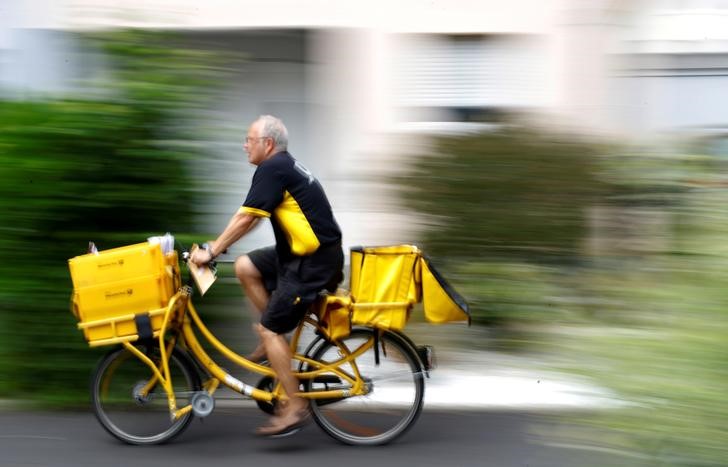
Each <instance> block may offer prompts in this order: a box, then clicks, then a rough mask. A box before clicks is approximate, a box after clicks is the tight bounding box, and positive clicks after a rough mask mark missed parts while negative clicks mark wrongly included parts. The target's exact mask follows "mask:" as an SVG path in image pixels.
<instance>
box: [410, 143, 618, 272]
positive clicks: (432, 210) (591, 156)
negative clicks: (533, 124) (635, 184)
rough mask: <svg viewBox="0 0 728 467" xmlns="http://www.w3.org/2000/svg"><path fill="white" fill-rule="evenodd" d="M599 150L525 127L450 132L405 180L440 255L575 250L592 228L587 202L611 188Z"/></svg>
mask: <svg viewBox="0 0 728 467" xmlns="http://www.w3.org/2000/svg"><path fill="white" fill-rule="evenodd" d="M597 150H598V148H596V147H595V146H594V145H589V144H581V143H576V142H569V141H567V140H564V139H558V138H555V137H549V136H546V135H542V134H538V133H535V132H528V131H523V130H506V131H503V132H498V133H485V134H480V135H476V136H463V137H442V138H439V139H438V140H437V142H436V144H435V147H434V150H433V151H432V155H429V156H427V157H421V158H418V159H417V160H416V161H415V162H414V165H413V167H412V169H411V171H410V174H409V175H408V176H407V177H405V178H403V179H401V180H399V182H400V185H401V186H403V187H404V188H403V194H404V197H405V199H406V200H407V201H408V202H409V203H410V204H411V205H412V206H413V207H414V208H415V210H416V211H418V212H419V213H421V214H425V215H426V221H427V223H428V225H429V227H430V228H428V229H427V231H426V233H425V237H424V245H425V247H426V251H428V252H430V253H431V254H432V255H438V256H447V257H458V258H483V257H489V258H492V257H494V256H497V257H511V258H519V259H533V258H542V257H554V256H561V257H568V256H574V255H575V254H577V252H578V251H579V248H580V242H581V241H582V239H583V238H584V235H585V234H586V227H587V222H586V208H587V207H589V206H590V205H592V204H593V203H594V201H595V199H597V197H598V196H600V194H603V192H604V189H605V187H604V186H603V185H602V184H601V183H600V182H599V180H598V178H597V176H596V172H597V171H596V168H595V165H596V162H597V161H596V158H595V156H596V155H597V154H598V152H597Z"/></svg>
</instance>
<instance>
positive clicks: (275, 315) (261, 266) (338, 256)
mask: <svg viewBox="0 0 728 467" xmlns="http://www.w3.org/2000/svg"><path fill="white" fill-rule="evenodd" d="M248 257H249V258H250V261H252V263H253V264H254V265H255V267H256V268H257V269H258V271H259V272H260V274H261V275H262V276H263V283H264V284H265V287H266V289H267V290H268V292H270V294H271V295H270V301H269V302H268V307H267V308H266V309H265V311H264V312H263V316H262V317H261V319H260V324H262V325H263V326H264V327H265V328H266V329H269V330H271V331H273V332H275V333H276V334H285V333H287V332H289V331H291V330H293V329H294V328H295V327H296V326H298V323H299V322H300V321H301V319H303V316H304V314H305V313H306V309H308V307H309V305H311V303H313V301H314V300H315V299H316V297H317V296H318V294H319V292H321V291H322V290H328V291H329V292H334V291H335V290H336V287H337V286H338V284H339V283H340V282H341V280H342V279H343V278H344V274H343V267H344V252H343V250H342V249H341V245H340V244H337V245H335V246H329V247H321V248H319V250H317V251H316V252H315V253H313V254H312V255H309V256H298V257H295V258H294V259H293V260H290V261H280V260H279V257H278V253H276V249H275V247H267V248H261V249H258V250H254V251H251V252H250V253H248Z"/></svg>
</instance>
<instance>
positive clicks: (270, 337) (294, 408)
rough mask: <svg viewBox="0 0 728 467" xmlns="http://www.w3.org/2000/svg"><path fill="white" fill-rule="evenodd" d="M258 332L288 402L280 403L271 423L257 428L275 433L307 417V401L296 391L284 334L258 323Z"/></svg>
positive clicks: (296, 386)
mask: <svg viewBox="0 0 728 467" xmlns="http://www.w3.org/2000/svg"><path fill="white" fill-rule="evenodd" d="M257 329H258V333H259V334H260V338H261V341H262V342H263V346H264V347H265V351H266V353H267V354H268V360H269V361H270V364H271V367H272V368H273V370H275V372H276V375H277V376H278V379H279V381H280V382H281V385H282V386H283V390H284V391H285V392H286V395H287V396H288V403H287V404H285V405H282V406H281V408H280V411H279V412H278V414H277V415H276V416H275V417H274V418H273V421H272V424H271V425H270V426H267V427H262V428H260V429H259V430H258V433H259V434H262V435H268V434H276V431H277V430H280V429H281V428H285V427H287V426H290V425H292V424H296V423H300V422H302V421H303V420H305V419H306V417H307V412H306V410H307V408H308V401H307V400H306V399H304V398H302V397H300V396H297V395H296V393H298V391H299V382H298V378H296V376H295V375H294V374H293V372H292V371H291V359H292V357H293V355H292V354H291V349H290V347H289V345H288V342H287V341H286V339H285V336H284V335H282V334H276V333H275V332H273V331H271V330H269V329H266V328H265V327H264V326H263V325H261V324H259V325H258V327H257Z"/></svg>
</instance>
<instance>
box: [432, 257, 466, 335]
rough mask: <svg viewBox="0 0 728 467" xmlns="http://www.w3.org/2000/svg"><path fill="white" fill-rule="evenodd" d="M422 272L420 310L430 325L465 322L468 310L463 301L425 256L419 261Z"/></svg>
mask: <svg viewBox="0 0 728 467" xmlns="http://www.w3.org/2000/svg"><path fill="white" fill-rule="evenodd" d="M420 264H421V271H422V278H421V279H422V308H424V311H425V319H426V320H427V321H429V322H431V323H437V324H440V323H449V322H452V321H467V322H468V324H470V308H469V306H468V304H467V302H466V301H465V299H464V298H463V297H462V296H460V294H458V293H457V292H456V291H455V289H453V288H452V286H450V284H449V283H448V282H447V281H446V280H445V278H444V277H442V275H441V274H440V273H439V272H437V270H436V269H435V267H434V266H433V265H432V263H431V262H430V259H429V258H428V257H427V256H423V257H422V258H421V259H420Z"/></svg>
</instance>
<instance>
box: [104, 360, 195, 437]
mask: <svg viewBox="0 0 728 467" xmlns="http://www.w3.org/2000/svg"><path fill="white" fill-rule="evenodd" d="M141 350H142V352H145V349H144V348H142V349H141ZM146 353H147V355H148V356H149V357H150V358H151V359H152V361H154V363H155V364H156V365H159V362H160V354H159V347H158V346H154V347H152V348H151V349H150V351H148V352H146ZM169 371H170V376H171V379H172V387H173V388H174V391H175V398H176V400H177V407H184V406H186V405H188V404H189V403H190V399H191V398H192V396H193V394H194V392H195V391H198V390H199V389H200V378H199V375H198V374H197V372H196V371H195V369H194V366H193V364H192V362H191V361H190V359H189V357H188V356H187V355H186V354H184V353H182V352H181V351H179V350H177V349H175V350H174V351H173V352H172V355H170V358H169ZM91 398H92V402H93V410H94V414H95V415H96V418H97V419H98V420H99V422H100V423H101V425H102V426H103V427H104V428H105V429H106V431H108V432H109V433H110V434H111V435H113V436H114V437H116V438H118V439H120V440H121V441H124V442H125V443H129V444H159V443H164V442H165V441H168V440H170V439H172V438H173V437H174V436H176V435H178V434H180V433H181V432H182V431H183V430H184V429H185V428H186V427H187V425H189V423H190V421H192V412H188V413H187V414H185V415H183V416H182V417H180V418H178V419H176V420H172V418H171V415H170V411H169V405H168V402H167V393H166V391H165V390H164V388H163V387H162V385H161V384H160V383H159V382H158V380H157V379H156V378H155V377H154V373H153V372H152V369H151V368H150V367H149V366H148V365H147V364H146V363H144V362H143V361H142V360H141V359H139V358H138V357H137V356H136V355H134V354H133V353H132V352H131V351H129V350H127V349H126V348H121V349H117V350H114V351H112V352H110V353H108V354H107V355H106V356H105V357H104V358H103V359H102V360H101V362H99V365H98V366H97V368H96V372H95V373H94V376H93V379H92V381H91Z"/></svg>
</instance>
